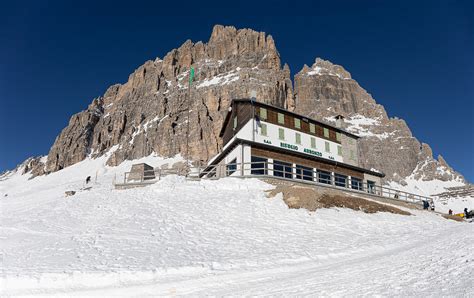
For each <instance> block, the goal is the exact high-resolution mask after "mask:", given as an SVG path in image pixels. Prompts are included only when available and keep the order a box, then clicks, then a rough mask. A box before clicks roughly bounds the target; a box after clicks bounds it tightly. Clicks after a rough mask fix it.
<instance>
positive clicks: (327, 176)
mask: <svg viewBox="0 0 474 298" xmlns="http://www.w3.org/2000/svg"><path fill="white" fill-rule="evenodd" d="M317 174H318V182H319V183H324V184H332V183H331V173H330V172H326V171H322V170H318V172H317Z"/></svg>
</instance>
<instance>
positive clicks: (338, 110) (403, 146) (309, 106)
mask: <svg viewBox="0 0 474 298" xmlns="http://www.w3.org/2000/svg"><path fill="white" fill-rule="evenodd" d="M295 92H296V96H295V97H296V100H295V105H296V111H297V112H299V113H302V114H307V115H308V116H310V117H313V118H317V119H320V120H321V121H327V122H332V121H335V120H334V118H333V116H335V115H338V114H340V115H343V116H344V117H345V119H344V128H345V129H347V130H348V131H350V132H353V133H355V134H357V135H359V136H361V139H360V141H359V146H360V154H361V156H359V160H360V162H361V166H363V167H365V168H369V169H370V168H375V169H378V170H381V171H383V172H384V173H385V174H386V180H390V181H396V182H399V183H402V184H403V183H404V181H403V178H405V177H407V176H410V175H412V174H413V175H414V177H415V179H417V180H420V179H421V180H433V179H438V180H442V181H447V180H460V181H464V178H463V177H462V176H461V175H460V174H459V173H456V172H455V171H454V170H453V169H452V168H451V167H449V165H448V164H447V163H446V161H445V160H444V159H443V158H442V157H441V156H439V157H438V160H435V159H434V158H433V153H432V151H431V148H430V147H429V145H428V144H424V143H420V142H419V141H418V140H417V139H416V138H415V137H414V136H413V135H412V133H411V131H410V129H409V128H408V126H407V124H406V123H405V121H403V120H401V119H398V118H389V117H388V116H387V113H386V111H385V109H384V107H383V106H381V105H379V104H377V103H376V102H375V100H374V99H373V98H372V96H371V95H370V94H369V93H367V91H365V90H364V89H363V88H362V87H360V86H359V84H358V83H357V82H356V81H355V80H353V79H352V78H351V75H350V73H349V72H347V71H346V70H345V69H344V68H343V67H342V66H339V65H334V64H332V63H331V62H329V61H325V60H322V59H319V58H317V59H316V61H315V63H314V64H313V66H312V67H308V66H305V67H303V69H302V70H301V71H300V72H299V73H298V74H296V76H295Z"/></svg>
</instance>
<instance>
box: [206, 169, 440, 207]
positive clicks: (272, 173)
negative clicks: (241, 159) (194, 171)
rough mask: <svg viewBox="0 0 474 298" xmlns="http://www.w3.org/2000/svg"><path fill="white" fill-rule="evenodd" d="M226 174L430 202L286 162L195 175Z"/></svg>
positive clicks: (383, 187) (217, 176) (407, 200)
mask: <svg viewBox="0 0 474 298" xmlns="http://www.w3.org/2000/svg"><path fill="white" fill-rule="evenodd" d="M229 176H235V177H268V178H278V179H284V180H290V181H298V182H303V183H307V184H312V185H318V186H323V187H330V188H335V189H339V190H346V191H351V192H357V193H363V194H368V195H373V196H378V197H382V198H388V199H394V200H399V201H405V202H409V203H415V204H423V201H428V202H430V203H433V199H432V198H430V197H426V196H421V195H418V194H414V193H409V192H405V191H401V190H397V189H393V188H389V187H385V186H382V185H378V184H374V183H368V182H366V181H362V180H361V179H357V178H352V177H351V178H350V179H349V177H348V176H345V175H342V174H337V173H332V172H327V171H323V170H315V169H313V168H308V167H302V166H296V167H294V166H293V165H292V164H289V163H288V164H285V163H274V162H268V161H266V162H265V161H259V162H246V163H243V164H241V163H235V164H227V165H216V166H212V167H209V168H208V169H207V170H203V171H200V172H199V177H202V178H223V177H229Z"/></svg>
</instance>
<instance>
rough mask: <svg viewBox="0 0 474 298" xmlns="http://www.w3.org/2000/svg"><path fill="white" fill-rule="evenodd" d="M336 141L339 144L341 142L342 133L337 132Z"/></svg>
mask: <svg viewBox="0 0 474 298" xmlns="http://www.w3.org/2000/svg"><path fill="white" fill-rule="evenodd" d="M336 140H337V141H338V142H340V141H341V133H340V132H336Z"/></svg>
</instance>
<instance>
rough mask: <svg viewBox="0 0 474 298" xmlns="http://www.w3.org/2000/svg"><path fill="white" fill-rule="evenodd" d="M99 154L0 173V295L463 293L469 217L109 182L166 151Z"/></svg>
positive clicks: (196, 186) (171, 183)
mask: <svg viewBox="0 0 474 298" xmlns="http://www.w3.org/2000/svg"><path fill="white" fill-rule="evenodd" d="M105 160H106V157H104V158H99V159H95V160H86V161H84V162H81V163H79V164H77V165H74V166H72V167H69V168H67V169H65V170H62V171H59V172H57V173H52V174H50V175H48V176H42V177H37V178H35V179H33V180H27V178H28V175H24V176H21V175H12V176H11V177H10V178H9V179H7V180H4V181H0V195H1V197H0V208H1V227H0V247H1V255H0V258H1V261H2V263H1V264H2V267H1V269H2V270H1V272H0V279H1V281H0V285H1V288H0V294H1V295H30V294H37V295H55V294H59V295H91V296H103V295H127V296H136V295H199V296H201V295H217V296H221V295H275V296H287V295H310V294H318V295H327V296H334V295H336V296H342V295H343V296H349V295H358V296H360V295H371V296H372V295H383V296H386V295H389V296H393V295H397V296H413V295H420V294H423V295H427V296H441V295H447V296H451V295H453V296H472V295H473V294H474V292H473V290H472V289H471V288H472V274H473V273H474V269H473V265H474V252H473V247H472V243H474V239H473V238H474V233H473V227H474V226H473V225H472V224H469V223H458V222H454V221H448V220H445V219H443V218H441V217H440V216H438V215H436V214H432V213H429V212H423V211H412V210H411V212H412V213H413V214H414V215H413V216H401V215H394V214H388V213H377V214H370V215H369V214H364V213H362V212H355V211H352V210H346V209H324V210H318V211H317V212H315V213H310V212H307V211H306V210H294V209H288V208H287V206H286V205H285V204H284V203H283V201H282V200H281V197H280V196H277V197H275V198H267V197H266V196H265V190H267V189H270V188H271V187H272V186H270V185H268V184H266V183H264V182H262V181H259V180H257V179H246V180H242V179H238V178H227V179H221V180H218V181H204V180H203V181H200V182H196V181H192V182H191V181H186V180H185V179H184V178H183V177H176V176H170V177H166V178H164V179H163V180H162V181H160V182H159V183H157V184H154V185H152V186H149V187H146V188H139V189H130V190H114V189H113V187H112V181H113V179H114V176H115V175H116V174H117V173H122V172H124V171H125V170H128V169H129V167H130V165H131V164H132V163H138V162H147V163H149V164H151V165H153V166H159V165H161V164H164V163H168V162H170V161H167V160H162V159H160V158H158V157H148V158H144V159H142V160H138V161H134V162H126V163H124V164H122V165H121V166H119V167H116V168H110V167H106V166H104V164H105ZM178 160H180V158H179V157H178V158H175V159H174V160H173V161H178ZM173 161H171V163H172V162H173ZM95 174H97V181H96V182H95V183H93V184H92V189H91V190H89V191H87V190H82V191H81V190H80V189H81V188H82V187H83V180H84V179H85V177H86V176H88V175H91V176H92V177H93V181H94V180H95ZM66 190H76V191H78V192H77V193H76V195H75V196H72V197H64V191H66ZM4 194H8V196H7V197H5V196H4Z"/></svg>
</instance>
